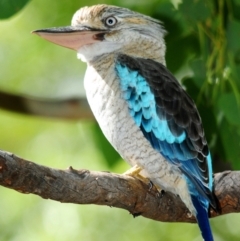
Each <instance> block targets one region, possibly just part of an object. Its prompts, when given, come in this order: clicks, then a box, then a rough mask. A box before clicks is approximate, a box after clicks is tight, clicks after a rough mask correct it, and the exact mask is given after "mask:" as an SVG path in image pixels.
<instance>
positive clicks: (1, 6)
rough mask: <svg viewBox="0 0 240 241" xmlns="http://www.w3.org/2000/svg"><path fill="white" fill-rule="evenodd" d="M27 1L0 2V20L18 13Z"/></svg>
mask: <svg viewBox="0 0 240 241" xmlns="http://www.w3.org/2000/svg"><path fill="white" fill-rule="evenodd" d="M28 2H29V0H0V19H5V18H9V17H11V16H12V15H14V14H16V13H17V12H19V11H20V10H21V9H22V8H23V7H24V6H25V5H26V4H27V3H28Z"/></svg>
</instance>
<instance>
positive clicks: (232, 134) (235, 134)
mask: <svg viewBox="0 0 240 241" xmlns="http://www.w3.org/2000/svg"><path fill="white" fill-rule="evenodd" d="M219 129H220V130H221V131H220V132H219V134H220V137H221V139H222V143H223V146H224V151H225V155H226V158H227V161H228V162H230V163H231V164H232V167H233V168H234V169H235V170H239V169H240V162H239V157H240V129H236V128H234V127H233V126H231V125H230V124H229V123H228V121H227V120H226V119H224V120H223V121H222V123H221V126H220V127H219Z"/></svg>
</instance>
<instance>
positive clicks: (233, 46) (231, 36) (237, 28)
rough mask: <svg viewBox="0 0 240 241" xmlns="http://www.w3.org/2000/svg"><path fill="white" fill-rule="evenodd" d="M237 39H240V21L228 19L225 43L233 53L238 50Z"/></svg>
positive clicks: (239, 48) (239, 47)
mask: <svg viewBox="0 0 240 241" xmlns="http://www.w3.org/2000/svg"><path fill="white" fill-rule="evenodd" d="M239 39H240V22H239V21H236V20H233V19H230V20H229V22H228V26H227V44H228V49H229V50H230V51H232V52H233V53H235V52H237V51H239V50H240V45H239ZM238 54H239V53H238Z"/></svg>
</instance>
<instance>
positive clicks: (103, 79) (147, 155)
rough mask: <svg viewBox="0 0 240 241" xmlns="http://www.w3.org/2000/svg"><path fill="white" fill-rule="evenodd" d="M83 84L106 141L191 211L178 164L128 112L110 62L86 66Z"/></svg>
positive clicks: (185, 185)
mask: <svg viewBox="0 0 240 241" xmlns="http://www.w3.org/2000/svg"><path fill="white" fill-rule="evenodd" d="M84 87H85V89H86V95H87V99H88V102H89V104H90V107H91V109H92V111H93V113H94V115H95V118H96V119H97V121H98V123H99V126H100V128H101V129H102V131H103V133H104V135H105V136H106V138H107V139H108V141H109V142H110V143H111V144H112V145H113V147H114V148H115V149H116V150H117V151H118V152H119V154H120V155H121V156H122V157H123V159H124V160H126V161H127V162H128V163H129V164H130V165H131V166H133V165H138V166H140V167H142V168H143V169H144V174H145V175H146V176H147V177H148V178H150V179H151V181H152V182H153V183H154V184H155V185H157V186H159V187H160V188H162V189H164V190H167V191H170V192H172V193H174V194H178V195H180V197H181V198H182V200H183V201H184V202H185V204H186V205H187V207H188V208H189V210H190V211H191V212H192V213H193V214H194V213H195V209H194V207H193V205H192V202H191V199H190V195H189V193H188V192H187V190H188V189H187V184H186V181H185V179H184V178H183V177H182V175H181V173H180V171H179V169H178V168H176V167H175V166H173V165H172V164H170V163H169V162H167V161H166V160H165V159H164V158H163V157H162V156H161V154H160V153H159V152H157V151H156V150H154V149H153V148H152V146H151V144H150V142H149V141H148V140H147V139H146V138H145V137H144V136H143V133H142V131H141V130H140V129H139V127H138V126H137V125H136V124H135V123H134V120H133V118H132V117H131V116H130V114H129V111H128V106H127V103H126V101H125V100H124V99H123V98H122V97H121V90H120V87H119V82H118V79H117V77H116V74H115V71H114V68H113V67H112V66H104V63H102V68H101V70H99V68H98V72H97V71H96V69H95V68H94V67H92V66H88V69H87V72H86V75H85V79H84Z"/></svg>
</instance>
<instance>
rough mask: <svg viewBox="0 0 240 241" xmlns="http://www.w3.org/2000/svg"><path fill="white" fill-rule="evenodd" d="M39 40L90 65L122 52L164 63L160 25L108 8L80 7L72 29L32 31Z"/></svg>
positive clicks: (155, 21)
mask: <svg viewBox="0 0 240 241" xmlns="http://www.w3.org/2000/svg"><path fill="white" fill-rule="evenodd" d="M33 33H35V34H38V35H40V36H41V37H43V38H45V39H46V40H49V41H50V42H53V43H55V44H58V45H61V46H63V47H66V48H70V49H74V50H76V51H77V52H78V57H79V58H81V59H82V60H83V61H85V62H91V61H94V60H95V59H98V58H99V57H101V56H104V55H105V54H109V53H123V54H128V55H131V56H135V57H144V58H151V59H155V60H156V61H159V62H162V63H165V62H164V57H165V43H164V39H163V38H164V34H165V31H164V29H163V28H162V26H161V24H160V22H159V21H158V20H155V19H153V18H150V17H148V16H145V15H143V14H140V13H136V12H133V11H130V10H129V9H126V8H120V7H115V6H109V5H95V6H92V7H83V8H81V9H79V10H78V11H77V12H76V13H75V14H74V16H73V19H72V26H67V27H58V28H48V29H41V30H36V31H33Z"/></svg>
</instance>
